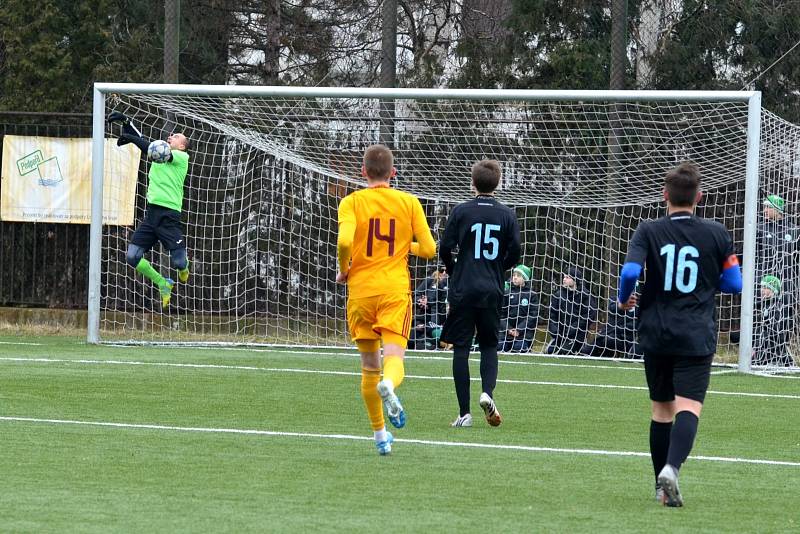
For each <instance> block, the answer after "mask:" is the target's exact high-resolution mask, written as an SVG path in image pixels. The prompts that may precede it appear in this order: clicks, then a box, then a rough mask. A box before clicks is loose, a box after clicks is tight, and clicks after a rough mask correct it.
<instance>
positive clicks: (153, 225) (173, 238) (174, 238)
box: [131, 204, 186, 251]
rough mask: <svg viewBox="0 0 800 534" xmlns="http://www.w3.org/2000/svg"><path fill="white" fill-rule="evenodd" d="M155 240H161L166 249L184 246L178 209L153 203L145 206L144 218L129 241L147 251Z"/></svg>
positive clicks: (184, 241)
mask: <svg viewBox="0 0 800 534" xmlns="http://www.w3.org/2000/svg"><path fill="white" fill-rule="evenodd" d="M156 241H161V244H162V245H163V246H164V248H165V249H167V250H176V249H179V248H186V239H185V238H184V236H183V228H182V225H181V213H180V212H179V211H175V210H173V209H169V208H165V207H163V206H156V205H155V204H149V205H148V206H147V212H145V214H144V220H143V221H142V223H141V224H140V225H139V227H138V228H137V229H136V231H135V232H134V233H133V237H132V238H131V243H133V244H134V245H136V246H138V247H142V248H143V249H145V250H146V251H147V250H150V249H151V248H153V245H155V244H156Z"/></svg>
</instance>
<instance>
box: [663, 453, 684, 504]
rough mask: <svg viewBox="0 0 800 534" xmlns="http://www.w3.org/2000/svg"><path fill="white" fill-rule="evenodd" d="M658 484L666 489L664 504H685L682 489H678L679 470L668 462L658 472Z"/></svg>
mask: <svg viewBox="0 0 800 534" xmlns="http://www.w3.org/2000/svg"><path fill="white" fill-rule="evenodd" d="M658 484H660V485H661V489H663V490H664V500H663V503H664V506H671V507H679V506H683V497H681V490H680V489H678V470H677V469H675V468H674V467H672V466H671V465H669V464H667V465H665V466H664V469H662V470H661V472H660V473H659V474H658Z"/></svg>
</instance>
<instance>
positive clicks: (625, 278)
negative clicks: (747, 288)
mask: <svg viewBox="0 0 800 534" xmlns="http://www.w3.org/2000/svg"><path fill="white" fill-rule="evenodd" d="M701 196H702V193H701V192H700V172H699V171H698V169H697V167H696V166H694V165H693V164H690V163H684V164H682V165H680V166H678V167H676V168H675V169H672V170H671V171H669V172H668V173H667V176H666V180H665V187H664V200H666V201H667V215H666V217H662V218H660V219H657V220H654V221H644V222H642V223H640V224H639V227H638V228H637V229H636V233H635V234H634V235H633V239H632V240H631V243H630V246H629V248H628V255H627V257H626V258H625V264H624V265H623V267H622V273H621V275H620V282H619V295H618V300H619V306H620V308H622V309H626V310H627V309H630V308H632V307H633V306H634V305H636V302H637V300H638V301H639V317H640V320H639V344H640V346H641V349H642V351H643V352H644V366H645V374H646V376H647V386H648V388H649V390H650V399H651V400H652V401H653V402H652V420H651V421H650V456H651V458H652V460H653V468H654V471H655V474H656V498H657V499H659V500H660V501H661V502H663V503H664V504H665V505H667V506H683V499H682V497H681V494H680V490H679V489H678V470H679V469H680V467H681V465H682V464H683V462H684V461H685V460H686V458H687V457H688V456H689V452H690V451H691V449H692V445H693V444H694V438H695V435H696V434H697V422H698V419H699V417H700V411H701V410H702V408H703V401H704V399H705V395H706V391H707V389H708V383H709V379H710V375H711V362H712V360H713V358H714V352H715V351H716V348H717V314H716V308H715V295H716V293H717V291H722V292H724V293H739V292H741V290H742V274H741V270H740V269H739V261H738V259H737V258H736V255H735V254H734V252H733V242H732V240H731V236H730V234H729V233H728V231H727V230H726V229H725V227H724V226H723V225H721V224H720V223H718V222H714V221H709V220H705V219H701V218H699V217H697V216H695V215H694V210H695V207H696V205H697V202H699V200H700V198H701ZM643 268H646V269H647V276H646V281H645V284H644V289H643V290H642V295H641V298H640V299H637V298H636V297H635V296H632V293H633V290H634V286H635V285H636V281H637V280H638V279H639V276H640V275H641V273H642V270H643Z"/></svg>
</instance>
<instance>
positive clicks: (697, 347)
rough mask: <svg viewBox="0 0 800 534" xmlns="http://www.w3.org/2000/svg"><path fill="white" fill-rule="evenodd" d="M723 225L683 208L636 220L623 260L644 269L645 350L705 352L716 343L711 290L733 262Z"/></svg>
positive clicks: (642, 329)
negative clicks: (636, 225)
mask: <svg viewBox="0 0 800 534" xmlns="http://www.w3.org/2000/svg"><path fill="white" fill-rule="evenodd" d="M735 258H736V256H734V253H733V242H732V240H731V236H730V234H729V233H728V230H727V229H726V228H725V227H724V226H723V225H722V224H720V223H718V222H716V221H710V220H707V219H702V218H700V217H696V216H694V215H692V214H691V213H690V212H688V211H685V212H684V211H681V212H676V213H673V214H671V215H669V216H667V217H662V218H660V219H656V220H654V221H644V222H642V223H640V224H639V227H638V228H637V229H636V232H635V233H634V235H633V239H632V240H631V243H630V247H629V249H628V255H627V257H626V258H625V263H637V264H639V265H641V266H643V267H645V268H646V280H645V284H644V289H643V290H642V294H641V297H640V299H639V317H640V320H639V344H640V346H641V348H642V350H643V351H644V352H645V354H669V355H674V356H708V355H709V354H713V353H714V352H715V351H716V348H717V313H716V299H715V295H716V293H717V291H718V288H719V283H720V276H721V274H722V271H723V269H725V268H726V267H727V264H728V262H732V261H733V262H735V261H737V260H736V259H735Z"/></svg>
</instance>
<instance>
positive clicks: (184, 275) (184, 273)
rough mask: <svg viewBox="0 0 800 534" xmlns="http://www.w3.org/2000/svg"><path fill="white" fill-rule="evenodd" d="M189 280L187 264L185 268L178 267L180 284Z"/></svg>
mask: <svg viewBox="0 0 800 534" xmlns="http://www.w3.org/2000/svg"><path fill="white" fill-rule="evenodd" d="M188 280H189V265H188V264H187V265H186V268H185V269H180V270H179V271H178V281H179V282H180V283H182V284H185V283H186V282H187V281H188Z"/></svg>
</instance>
